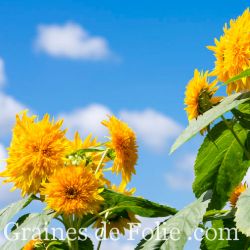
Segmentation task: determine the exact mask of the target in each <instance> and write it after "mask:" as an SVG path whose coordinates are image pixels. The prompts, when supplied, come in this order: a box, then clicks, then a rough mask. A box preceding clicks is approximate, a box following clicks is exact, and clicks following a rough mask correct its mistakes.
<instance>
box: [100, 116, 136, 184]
mask: <svg viewBox="0 0 250 250" xmlns="http://www.w3.org/2000/svg"><path fill="white" fill-rule="evenodd" d="M102 124H103V125H104V126H106V127H107V128H108V129H109V133H110V136H111V140H110V141H109V142H108V143H107V146H108V147H109V148H111V149H113V150H114V152H115V159H114V164H113V167H112V171H113V172H116V173H121V174H122V178H123V179H124V181H125V182H126V183H128V182H129V181H130V180H131V176H132V174H135V173H136V171H135V165H136V163H137V159H138V150H137V149H138V146H137V143H136V135H135V133H134V131H133V130H132V129H131V128H129V127H128V125H127V124H126V123H125V122H122V121H121V120H119V119H117V118H116V117H115V116H111V117H109V120H104V121H103V122H102Z"/></svg>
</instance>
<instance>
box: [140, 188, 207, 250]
mask: <svg viewBox="0 0 250 250" xmlns="http://www.w3.org/2000/svg"><path fill="white" fill-rule="evenodd" d="M210 198H211V191H208V192H206V193H204V194H203V195H202V196H201V197H200V198H199V199H198V200H196V201H195V202H193V203H192V204H190V205H189V206H187V207H186V208H184V209H182V210H181V211H179V212H178V213H177V214H176V215H175V216H173V217H171V218H170V219H168V220H167V221H165V222H164V223H162V224H161V225H160V226H159V227H158V228H157V229H156V230H155V231H154V233H153V235H151V236H150V238H149V239H148V240H147V241H143V243H142V244H139V245H138V246H137V247H136V250H139V249H142V250H149V249H150V250H173V249H174V250H181V249H183V248H184V245H185V243H186V242H187V240H188V237H189V236H191V235H192V233H193V231H194V230H195V229H196V228H197V227H198V224H199V223H200V222H201V221H202V217H203V215H204V213H205V212H206V209H207V207H208V203H209V201H210ZM173 228H174V230H175V232H173V231H172V230H173ZM176 229H178V230H179V234H178V235H176V234H175V235H174V236H173V235H172V237H171V234H174V233H176V232H177V231H176ZM177 237H178V238H177Z"/></svg>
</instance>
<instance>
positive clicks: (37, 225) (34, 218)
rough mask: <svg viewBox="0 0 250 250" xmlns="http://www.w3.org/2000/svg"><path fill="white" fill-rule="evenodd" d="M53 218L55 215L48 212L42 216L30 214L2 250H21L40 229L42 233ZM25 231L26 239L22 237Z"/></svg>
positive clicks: (11, 234) (12, 233) (10, 236)
mask: <svg viewBox="0 0 250 250" xmlns="http://www.w3.org/2000/svg"><path fill="white" fill-rule="evenodd" d="M53 216H54V214H51V212H50V213H48V211H46V212H44V213H42V214H30V215H29V216H28V217H27V218H26V220H25V221H24V222H23V223H22V224H21V225H20V226H19V227H18V228H17V229H16V230H14V231H13V232H11V233H10V235H9V236H8V237H9V240H7V241H6V242H5V243H4V244H3V245H2V246H1V250H10V249H11V250H20V249H21V248H22V247H23V246H24V245H25V244H26V243H27V242H29V241H30V240H31V239H32V237H33V236H34V234H35V233H37V230H38V229H39V230H40V232H41V233H42V232H43V231H44V230H45V228H46V226H48V224H49V222H50V221H51V219H52V218H53ZM27 229H28V230H27ZM23 231H25V236H24V237H25V239H24V238H23V237H22V235H23Z"/></svg>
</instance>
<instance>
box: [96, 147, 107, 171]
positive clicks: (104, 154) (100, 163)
mask: <svg viewBox="0 0 250 250" xmlns="http://www.w3.org/2000/svg"><path fill="white" fill-rule="evenodd" d="M107 153H108V149H106V150H105V151H104V152H103V154H102V158H101V160H100V162H99V164H98V166H97V168H96V171H95V174H97V173H98V171H99V170H100V168H101V166H102V163H103V161H104V159H105V157H106V155H107Z"/></svg>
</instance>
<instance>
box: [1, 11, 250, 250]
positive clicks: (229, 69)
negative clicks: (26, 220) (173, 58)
mask: <svg viewBox="0 0 250 250" xmlns="http://www.w3.org/2000/svg"><path fill="white" fill-rule="evenodd" d="M208 48H209V49H210V50H212V51H214V53H215V57H216V61H215V68H214V70H213V71H212V72H208V71H206V72H199V71H198V70H197V69H196V70H195V71H194V77H193V78H192V79H191V80H190V81H189V83H188V85H187V88H186V93H185V101H184V102H185V105H186V107H185V109H186V111H187V115H188V120H190V126H189V127H188V128H187V130H185V131H184V132H183V133H184V135H185V133H190V134H188V135H185V136H183V135H181V136H180V137H179V138H180V140H181V143H180V142H178V139H177V142H178V143H179V144H178V146H180V145H181V144H183V143H184V142H185V141H187V139H189V138H190V137H192V136H193V135H195V134H196V133H197V132H199V131H200V132H201V133H202V134H203V133H204V132H206V131H207V132H208V135H207V137H206V138H205V140H204V143H203V145H202V146H201V148H200V150H199V153H198V155H197V159H196V163H195V181H194V184H193V190H194V193H195V195H196V196H197V198H198V200H197V201H195V202H194V203H192V205H190V206H188V207H186V208H184V209H183V210H181V211H179V212H178V211H177V210H176V209H173V208H170V207H167V206H162V205H159V204H156V203H153V202H150V201H147V200H144V199H142V198H136V197H132V198H133V199H132V200H130V201H128V200H126V201H125V204H126V205H125V207H126V206H127V207H129V206H130V209H127V210H126V209H125V211H124V210H119V209H121V207H119V206H118V211H119V212H118V213H112V209H113V208H108V209H106V210H105V209H104V207H103V204H105V202H107V201H106V199H107V196H105V195H104V194H105V192H106V191H105V190H113V193H111V196H109V198H108V199H109V200H114V202H115V203H116V202H118V200H119V199H120V200H121V199H124V198H121V197H120V198H119V199H118V200H115V198H114V197H115V195H117V194H122V195H124V196H125V197H131V196H132V195H133V194H134V192H135V189H131V190H127V185H128V183H129V182H130V181H131V178H132V175H133V174H135V173H136V171H135V165H136V164H137V159H138V147H137V143H136V135H135V133H134V132H133V131H132V130H131V129H130V128H129V127H128V125H127V124H126V123H124V122H122V121H121V120H119V119H117V118H116V117H114V116H111V117H109V118H108V119H107V120H105V121H103V122H102V124H103V125H104V126H105V127H107V129H108V130H109V134H110V137H108V139H107V141H106V142H103V143H101V142H98V141H97V139H96V138H92V136H91V135H89V136H87V137H86V138H85V139H84V140H83V141H82V139H81V137H80V135H79V134H78V133H76V134H75V137H74V140H72V141H71V140H69V139H67V138H66V130H63V129H62V123H63V121H57V122H56V121H54V120H50V117H49V115H45V116H44V117H43V118H42V119H41V120H38V119H37V117H36V116H28V115H27V112H23V113H22V114H20V115H17V117H16V124H15V126H14V128H13V138H12V141H11V145H10V147H9V149H8V151H9V156H8V159H7V161H6V162H7V165H6V170H5V171H4V172H2V173H1V174H0V176H1V177H4V178H5V182H11V183H13V185H14V187H13V189H20V190H21V192H22V196H23V197H26V196H30V197H31V198H32V199H35V200H39V201H42V202H44V203H45V204H46V205H47V210H48V211H52V212H51V213H53V217H54V218H57V219H58V220H60V221H61V222H62V223H63V224H64V225H65V228H66V229H67V228H70V227H73V228H79V227H80V226H82V224H83V225H84V226H86V227H88V226H90V225H93V226H94V227H95V228H101V227H102V225H103V224H102V222H105V223H106V225H107V228H106V232H105V233H106V235H102V237H109V236H110V234H111V231H112V229H113V228H116V229H118V231H116V233H117V234H118V233H121V234H124V232H125V229H129V224H130V223H139V220H138V219H137V218H136V216H135V215H141V216H145V217H165V216H172V217H171V218H169V217H168V219H167V220H166V225H165V224H164V223H162V224H161V225H160V226H159V230H161V228H163V229H167V230H169V231H166V230H165V231H164V232H162V234H161V236H165V234H167V236H168V237H169V234H170V233H169V232H170V229H171V226H172V225H175V226H176V227H178V225H179V224H180V231H181V233H182V240H181V241H179V242H177V241H171V239H170V238H167V240H166V239H165V238H164V239H161V238H160V239H159V240H156V238H154V234H155V233H156V232H157V231H158V230H155V231H154V232H153V234H152V235H151V236H152V237H147V239H143V240H142V241H141V243H139V245H138V247H137V248H136V249H145V250H148V249H163V248H161V246H163V244H165V246H166V248H164V249H182V247H184V244H185V242H186V241H187V239H188V236H189V235H190V232H192V230H194V228H195V227H197V226H201V225H202V228H205V229H206V224H205V223H206V222H207V221H211V225H212V227H214V228H215V229H216V230H217V229H218V228H217V224H216V223H214V221H215V220H220V222H221V223H222V224H223V223H224V222H225V221H226V220H229V222H230V223H231V224H232V225H235V222H236V226H237V228H238V229H239V231H240V232H241V233H243V234H245V235H243V234H242V235H241V241H242V242H243V243H244V242H245V243H244V244H245V246H246V247H250V243H249V238H247V236H249V235H250V231H249V230H248V228H250V222H249V227H247V226H246V225H245V224H244V223H246V222H247V220H245V219H243V220H242V218H243V217H244V216H245V214H246V212H245V209H247V208H248V207H249V206H248V205H246V201H244V202H241V201H240V203H239V202H238V199H240V198H239V197H240V196H241V195H242V193H244V192H246V190H249V189H248V186H247V184H246V183H244V184H240V185H239V186H237V185H238V184H239V183H240V182H241V181H242V179H243V177H244V175H245V174H246V171H247V168H246V167H245V165H247V164H248V163H249V162H250V156H249V148H248V147H247V146H245V144H247V145H248V144H249V142H248V139H249V138H250V137H249V135H250V97H249V95H248V96H247V98H245V97H244V96H242V95H241V94H240V95H237V96H236V97H234V95H236V94H234V95H233V92H236V93H238V92H239V93H242V92H248V94H249V93H250V92H249V91H250V72H247V73H246V74H245V73H244V72H246V71H247V70H249V68H250V12H249V9H247V10H245V11H244V13H243V14H242V15H241V16H239V17H238V18H237V19H236V20H231V21H230V25H229V27H228V26H227V25H226V26H225V27H224V34H223V35H222V36H221V37H220V39H219V40H217V39H215V46H209V47H208ZM242 72H243V73H244V74H245V75H244V74H243V76H241V77H238V76H239V75H240V74H242ZM210 77H211V78H212V80H210V79H209V78H210ZM235 77H236V78H235ZM234 78H235V79H234ZM232 79H233V80H232ZM218 82H222V83H223V84H224V85H227V90H226V92H227V94H228V95H230V96H233V98H232V100H231V99H230V105H231V106H230V107H231V108H230V109H227V108H225V105H226V104H227V102H226V101H227V100H228V99H229V98H230V97H220V96H215V94H216V92H217V90H218ZM237 98H240V99H241V102H240V104H244V105H245V106H244V108H242V107H241V108H242V109H240V108H238V109H237V110H236V107H237V106H239V102H237ZM244 98H245V99H244ZM223 102H224V103H226V104H223ZM233 102H234V103H233ZM232 103H233V105H232ZM222 104H223V105H224V106H223V105H222ZM217 105H218V107H219V106H220V105H221V106H222V107H221V110H219V111H218V110H217V112H218V114H219V116H222V118H223V121H222V122H221V123H219V124H217V125H215V126H214V127H213V128H212V130H211V133H210V128H209V126H208V124H209V122H208V123H206V121H205V122H204V121H203V123H202V122H201V123H199V124H198V122H197V124H198V125H197V124H195V126H197V127H198V128H200V129H198V130H197V131H196V130H195V129H193V128H192V125H191V123H192V122H193V123H195V122H196V119H197V120H199V119H205V118H204V116H205V115H204V114H205V113H206V114H207V111H209V110H211V109H215V108H217V107H215V106H217ZM233 109H234V110H233ZM227 111H232V113H233V115H234V114H240V115H239V116H237V117H236V116H234V117H233V118H232V119H225V118H224V117H223V114H224V113H225V112H227ZM234 112H238V113H234ZM208 113H209V112H208ZM203 115H204V116H203ZM201 117H203V118H201ZM207 117H209V116H207ZM211 117H212V118H211ZM211 117H210V119H211V121H210V122H212V121H214V120H215V119H217V118H218V117H216V116H214V117H213V116H211ZM191 121H192V122H191ZM205 123H206V124H205ZM204 124H205V125H204ZM199 126H200V127H199ZM234 127H236V129H237V131H240V133H241V134H240V135H243V136H242V138H243V139H244V140H245V141H244V143H242V141H241V138H239V137H238V135H237V131H234ZM216 129H218V131H219V132H218V131H215V130H216ZM190 131H191V132H190ZM214 131H215V132H214ZM231 132H232V134H230V133H231ZM214 134H216V136H215V138H213V135H214ZM232 135H233V137H232ZM224 138H226V140H228V141H232V140H236V143H235V144H234V148H233V149H234V150H231V151H230V154H231V158H230V161H228V162H227V164H225V166H224V169H223V170H222V171H224V175H225V174H226V176H229V178H228V179H227V178H224V179H221V180H220V181H221V183H222V184H221V183H217V180H216V178H217V177H218V176H217V175H216V174H218V175H219V174H220V173H219V170H218V169H220V167H221V164H222V163H221V162H222V161H223V160H224V158H223V157H226V156H224V154H227V150H228V145H226V144H227V143H225V145H224V144H223V145H220V140H224ZM216 139H218V141H216ZM216 143H217V144H218V145H216V147H215V144H216ZM237 143H238V144H237ZM174 147H175V149H176V148H177V146H175V145H174ZM214 147H215V148H216V149H215V148H214ZM242 149H243V150H242ZM203 151H204V152H205V153H204V152H203ZM225 152H226V153H225ZM204 155H205V156H206V157H210V159H213V158H216V157H217V156H218V162H205V161H203V158H204ZM241 156H242V157H241ZM237 157H238V158H237ZM200 158H201V159H200ZM234 158H237V160H238V161H237V164H238V165H239V166H237V167H239V168H238V170H237V171H239V175H237V176H236V175H233V174H231V172H233V171H232V166H231V165H230V164H232V163H231V162H232V161H233V159H234ZM201 162H202V163H201ZM235 162H236V161H235ZM246 163H247V164H246ZM210 164H211V165H212V168H213V169H212V170H211V169H209V168H210ZM213 164H214V165H213ZM204 166H205V167H204ZM248 166H249V164H248V165H247V167H248ZM233 168H235V166H233ZM209 171H211V172H209ZM216 171H217V172H216ZM230 171H231V172H230ZM108 172H112V173H115V174H120V175H121V183H120V185H118V186H116V185H112V183H111V181H110V180H109V179H107V177H106V175H105V174H106V173H108ZM215 172H216V173H215ZM230 174H231V175H230ZM211 176H214V178H213V177H212V178H211ZM230 178H231V179H230ZM226 179H227V180H226ZM206 181H207V182H206ZM223 181H224V183H223ZM217 184H218V185H217ZM216 185H217V186H216ZM220 185H221V186H222V187H220ZM233 189H234V190H233ZM210 190H212V191H215V192H214V193H213V192H212V195H210V196H211V197H210V198H207V194H208V193H211V192H210ZM221 190H222V191H221ZM219 191H220V192H221V193H219ZM232 191H233V192H232ZM249 192H250V191H249ZM230 194H231V197H230ZM246 196H247V195H246ZM248 196H250V195H248ZM214 197H215V198H214ZM244 198H247V197H244ZM108 199H107V200H108ZM228 199H229V201H230V202H231V206H232V207H233V209H232V210H230V211H225V210H221V209H222V208H223V206H224V205H225V203H226V202H227V201H228ZM245 200H246V199H245ZM214 201H216V202H217V203H216V202H214ZM130 202H132V203H130ZM138 204H139V205H138ZM208 204H209V206H208ZM249 205H250V200H249ZM123 207H124V206H123ZM209 208H210V210H209V211H207V209H209ZM7 210H8V209H6V210H4V212H5V211H7ZM14 210H15V209H14ZM133 211H134V212H133ZM206 211H207V212H206ZM235 211H237V212H235ZM4 212H2V214H4ZM227 212H228V213H227ZM11 213H12V212H8V213H7V217H8V219H10V216H9V214H11ZM2 214H1V212H0V216H1V215H2ZM242 214H244V216H242ZM187 215H188V218H186V217H185V216H187ZM221 215H222V216H221ZM220 216H221V217H220ZM223 216H224V217H223ZM230 216H231V217H230ZM83 218H84V219H83ZM180 218H181V219H180ZM183 221H184V222H183ZM83 222H84V223H83ZM185 223H186V224H185ZM227 223H228V221H227ZM183 224H185V225H186V227H184V226H183ZM242 225H243V226H242ZM223 226H224V225H223ZM164 227H165V228H164ZM175 229H176V228H175ZM185 230H186V231H185ZM149 236H150V235H149ZM167 241H168V243H166V242H167ZM203 241H204V242H203V243H204V244H205V245H206V247H207V248H202V249H209V250H210V249H214V248H213V246H212V248H209V247H210V244H211V242H206V239H205V238H203ZM223 241H224V243H225V244H229V243H230V244H231V243H232V242H229V241H228V240H227V239H223ZM100 242H101V241H100ZM100 242H99V243H100ZM203 243H202V244H203ZM43 244H44V242H43V240H42V239H33V240H31V241H29V242H28V244H26V246H24V248H23V249H24V250H32V249H39V246H41V245H43ZM74 244H75V245H74ZM216 244H217V243H216ZM232 244H233V243H232ZM169 246H170V248H168V247H169ZM171 246H173V247H172V248H171ZM203 247H204V246H203ZM15 249H16V248H15ZM41 249H44V248H41ZM45 249H49V248H48V247H47V248H45ZM52 249H53V248H52ZM55 249H56V248H55ZM57 249H58V248H57ZM59 249H73V250H78V249H81V248H80V247H79V245H78V242H77V241H76V242H73V243H71V242H69V244H68V245H67V247H66V248H59ZM83 249H85V248H83ZM86 249H89V248H87V247H86ZM91 249H93V248H91ZM98 249H100V244H99V245H98ZM216 249H217V248H216ZM220 249H222V248H220ZM223 249H225V248H223ZM227 249H228V248H227ZM230 249H241V248H238V247H237V248H230ZM244 249H248V248H244ZM11 250H12V249H11ZM18 250H19V249H18Z"/></svg>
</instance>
